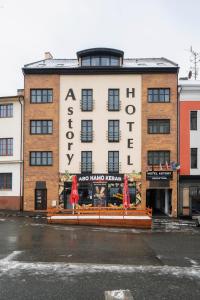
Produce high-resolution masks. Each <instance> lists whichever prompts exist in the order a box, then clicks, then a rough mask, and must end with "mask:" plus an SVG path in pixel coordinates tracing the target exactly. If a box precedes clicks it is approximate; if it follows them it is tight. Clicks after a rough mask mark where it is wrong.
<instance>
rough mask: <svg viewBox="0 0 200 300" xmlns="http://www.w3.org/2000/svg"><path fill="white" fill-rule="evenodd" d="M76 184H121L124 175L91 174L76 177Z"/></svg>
mask: <svg viewBox="0 0 200 300" xmlns="http://www.w3.org/2000/svg"><path fill="white" fill-rule="evenodd" d="M77 180H78V182H113V181H114V182H123V180H124V174H117V175H108V174H92V175H77Z"/></svg>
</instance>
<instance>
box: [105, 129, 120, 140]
mask: <svg viewBox="0 0 200 300" xmlns="http://www.w3.org/2000/svg"><path fill="white" fill-rule="evenodd" d="M106 137H107V141H108V142H109V143H119V142H120V140H121V131H120V130H119V131H118V132H113V131H107V132H106Z"/></svg>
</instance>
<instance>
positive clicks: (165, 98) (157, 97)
mask: <svg viewBox="0 0 200 300" xmlns="http://www.w3.org/2000/svg"><path fill="white" fill-rule="evenodd" d="M148 102H161V103H162V102H170V89H169V88H168V89H148Z"/></svg>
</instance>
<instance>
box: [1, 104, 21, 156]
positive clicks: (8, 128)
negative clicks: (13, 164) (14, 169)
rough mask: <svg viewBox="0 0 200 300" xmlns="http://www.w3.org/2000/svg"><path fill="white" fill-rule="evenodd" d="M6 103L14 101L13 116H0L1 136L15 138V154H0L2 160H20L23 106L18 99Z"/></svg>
mask: <svg viewBox="0 0 200 300" xmlns="http://www.w3.org/2000/svg"><path fill="white" fill-rule="evenodd" d="M4 103H5V104H6V103H13V118H0V138H13V156H0V161H13V160H20V144H21V106H20V103H19V102H18V101H13V102H4ZM0 104H3V101H1V102H0Z"/></svg>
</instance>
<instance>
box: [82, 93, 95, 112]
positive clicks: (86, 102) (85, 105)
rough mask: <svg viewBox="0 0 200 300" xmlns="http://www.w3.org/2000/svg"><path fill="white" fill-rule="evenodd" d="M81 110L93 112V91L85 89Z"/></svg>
mask: <svg viewBox="0 0 200 300" xmlns="http://www.w3.org/2000/svg"><path fill="white" fill-rule="evenodd" d="M81 110H82V111H92V110H93V90H92V89H83V90H82V95H81Z"/></svg>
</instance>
